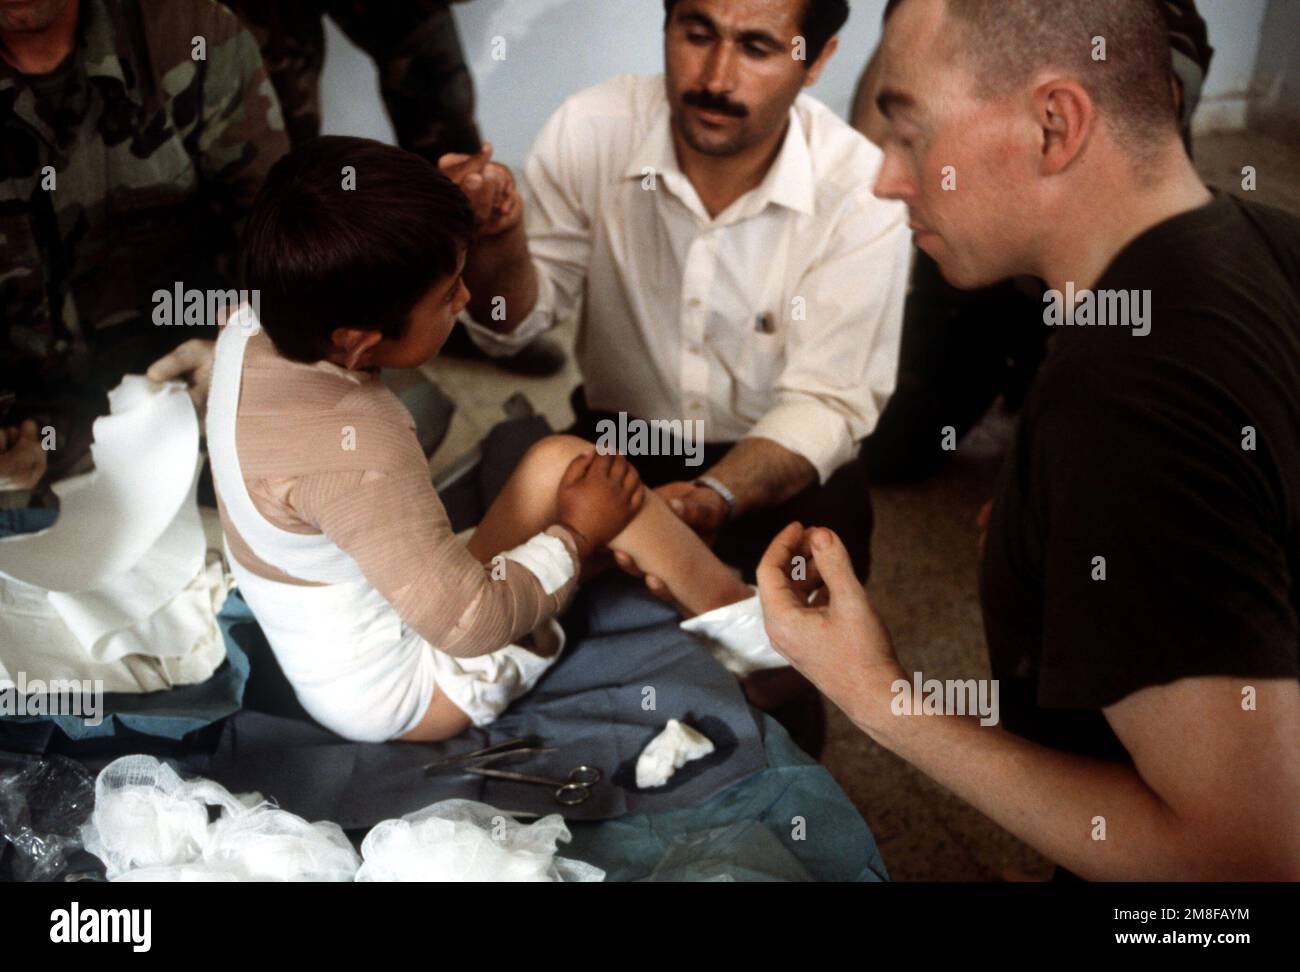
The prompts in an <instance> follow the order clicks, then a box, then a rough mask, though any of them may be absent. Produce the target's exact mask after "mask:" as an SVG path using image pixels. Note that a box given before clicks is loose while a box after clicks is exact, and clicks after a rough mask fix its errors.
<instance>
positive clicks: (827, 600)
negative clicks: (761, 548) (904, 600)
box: [758, 523, 904, 728]
mask: <svg viewBox="0 0 1300 972" xmlns="http://www.w3.org/2000/svg"><path fill="white" fill-rule="evenodd" d="M758 596H759V600H760V602H761V603H762V605H763V621H764V626H765V627H766V628H767V635H768V637H769V638H770V639H771V640H772V647H773V648H775V649H776V650H777V651H778V652H780V653H781V654H782V655H784V656H785V657H786V658H787V659H789V661H790V664H792V665H793V666H794V667H795V668H797V669H798V670H799V671H800V672H802V673H803V674H804V675H806V676H808V678H810V679H811V680H812V681H813V683H814V684H816V686H817V687H818V688H819V689H821V690H822V692H823V693H825V694H826V696H827V697H828V698H830V699H831V700H832V701H833V702H835V703H836V704H837V705H839V706H840V707H841V708H842V709H844V710H845V712H846V713H848V714H849V716H850V717H851V718H855V720H856V718H858V717H859V715H867V716H869V715H874V714H878V713H877V711H876V710H877V709H883V714H884V715H888V712H889V699H890V692H889V687H890V686H891V685H892V684H893V683H894V681H895V680H896V679H899V678H903V677H904V676H903V670H902V668H900V667H899V664H898V658H897V657H896V656H895V654H894V646H893V642H892V641H891V640H890V637H889V631H888V630H887V629H886V628H885V625H884V623H883V622H882V621H881V620H880V616H879V615H877V614H876V610H875V608H874V607H873V606H872V604H871V599H870V598H869V597H867V592H866V589H865V588H864V587H863V586H862V585H861V584H860V583H858V578H857V576H856V575H855V574H854V572H853V561H852V559H851V558H850V557H849V552H848V551H847V550H846V549H845V548H844V544H843V543H842V542H841V541H840V538H839V537H838V536H836V535H835V533H834V532H833V531H831V530H827V529H825V528H822V527H813V528H811V529H808V530H805V529H804V528H803V526H802V525H801V524H798V523H791V524H790V525H789V526H788V527H786V528H785V529H784V530H782V531H781V532H780V533H778V534H777V535H776V538H775V539H774V540H773V541H772V543H771V545H770V546H769V547H768V548H767V552H766V553H765V554H764V555H763V559H762V561H761V562H760V563H759V565H758ZM810 598H811V601H810ZM864 728H866V726H864Z"/></svg>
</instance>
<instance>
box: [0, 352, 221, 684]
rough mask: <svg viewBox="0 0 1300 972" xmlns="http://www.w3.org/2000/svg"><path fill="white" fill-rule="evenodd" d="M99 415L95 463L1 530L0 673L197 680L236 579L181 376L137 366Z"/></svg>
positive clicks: (0, 677) (213, 649) (210, 662)
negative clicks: (11, 530) (26, 528)
mask: <svg viewBox="0 0 1300 972" xmlns="http://www.w3.org/2000/svg"><path fill="white" fill-rule="evenodd" d="M109 405H110V408H111V410H112V411H111V413H110V414H109V415H105V416H102V417H101V418H99V419H97V420H96V421H95V425H94V436H95V441H94V444H93V445H92V446H91V452H92V454H93V457H94V462H95V468H94V471H92V472H89V473H86V474H85V475H83V476H77V477H74V478H71V479H66V480H63V481H62V482H59V483H56V484H55V486H54V492H55V493H56V494H58V497H59V516H58V519H57V520H55V522H54V524H53V525H52V526H51V527H49V528H48V529H46V530H42V531H40V532H38V533H31V534H23V535H19V536H14V537H6V538H4V539H0V683H4V682H5V681H6V680H10V681H12V680H15V677H16V675H17V673H19V672H21V673H23V674H24V675H25V677H26V678H27V679H28V680H29V681H30V680H34V679H39V680H42V681H46V682H50V681H56V680H69V679H84V680H89V681H101V682H102V683H103V686H102V687H103V690H104V691H106V692H152V691H157V690H159V689H165V688H170V687H172V686H173V685H186V684H192V683H196V682H202V681H204V680H205V679H207V678H208V677H210V676H211V675H212V673H213V672H214V671H215V670H216V669H217V667H218V666H219V665H220V664H221V662H222V660H223V659H224V658H225V656H226V651H225V643H224V641H223V639H222V637H221V632H220V630H219V629H218V627H217V621H216V614H217V611H218V610H220V607H221V604H222V602H223V601H224V600H225V596H226V592H227V590H228V588H229V579H228V577H227V576H226V575H225V573H224V571H223V570H222V568H221V566H220V565H219V564H218V563H217V562H216V561H215V560H213V559H211V558H208V557H207V556H206V553H207V542H206V538H205V536H204V533H203V526H202V523H201V521H200V518H199V511H198V503H197V501H196V498H195V492H196V488H197V483H198V470H199V427H198V418H197V416H196V415H195V412H194V406H193V404H192V403H191V401H190V397H189V394H188V393H187V391H186V390H185V388H184V387H183V386H182V385H181V384H179V383H177V382H172V383H168V384H166V385H159V384H156V383H154V382H151V381H149V380H147V379H146V378H144V377H141V376H138V375H128V376H127V377H126V378H124V379H123V380H122V383H121V384H120V385H119V386H118V387H117V388H115V389H113V391H111V392H110V393H109Z"/></svg>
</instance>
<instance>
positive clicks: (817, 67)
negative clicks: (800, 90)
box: [803, 35, 840, 88]
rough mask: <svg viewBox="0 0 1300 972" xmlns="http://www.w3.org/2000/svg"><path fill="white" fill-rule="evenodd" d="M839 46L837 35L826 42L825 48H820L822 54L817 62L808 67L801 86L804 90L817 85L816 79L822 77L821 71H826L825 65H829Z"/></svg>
mask: <svg viewBox="0 0 1300 972" xmlns="http://www.w3.org/2000/svg"><path fill="white" fill-rule="evenodd" d="M839 46H840V38H839V35H836V36H835V37H832V38H831V39H830V40H828V41H827V42H826V46H825V47H823V48H822V52H821V54H820V55H819V56H818V58H817V60H815V61H813V62H812V63H811V64H809V65H808V74H807V76H806V77H805V78H804V79H803V86H804V87H805V88H811V87H812V86H813V85H814V84H816V83H817V79H818V78H820V77H821V76H822V71H824V70H826V65H827V64H829V63H830V60H831V55H832V54H834V53H835V51H836V49H837V48H838V47H839Z"/></svg>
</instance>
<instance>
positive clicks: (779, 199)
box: [623, 95, 814, 219]
mask: <svg viewBox="0 0 1300 972" xmlns="http://www.w3.org/2000/svg"><path fill="white" fill-rule="evenodd" d="M653 110H654V117H653V118H652V119H651V122H650V126H649V128H647V129H646V133H645V135H644V136H643V137H642V139H641V141H640V142H639V143H638V145H637V147H636V149H635V151H633V153H632V158H631V161H630V162H629V163H628V166H627V168H626V170H624V173H623V175H624V177H625V178H629V179H633V178H635V179H644V178H645V177H646V174H647V173H646V171H645V170H646V168H647V167H649V168H653V169H654V171H655V173H656V174H657V175H659V176H660V177H662V178H663V180H664V184H665V186H667V187H668V188H669V189H670V190H672V191H673V192H674V193H676V194H677V195H678V196H680V197H683V198H685V199H687V200H693V201H694V202H695V203H698V201H699V197H698V196H697V194H696V193H695V189H694V187H693V186H691V183H690V180H689V179H688V178H687V177H686V174H685V173H684V172H682V170H681V167H680V166H679V165H678V164H677V151H676V149H675V148H674V147H673V137H672V128H671V125H672V121H671V113H670V111H669V107H668V98H667V96H666V95H662V96H661V97H660V98H658V99H656V103H655V106H654V109H653ZM813 186H814V181H813V167H812V155H811V154H810V153H809V151H808V139H807V135H806V133H805V132H804V127H803V123H802V122H801V121H800V120H799V112H798V111H796V110H795V107H794V106H793V105H791V106H790V113H789V125H788V126H787V127H786V132H785V139H784V141H783V142H782V143H781V151H780V152H778V153H777V156H776V158H775V159H774V160H773V162H772V165H771V166H770V167H769V168H768V170H767V174H766V175H765V176H764V177H763V181H762V182H760V183H759V184H758V185H757V186H756V187H754V188H753V189H751V190H750V191H749V192H747V193H746V194H745V195H743V196H741V197H740V199H738V200H736V202H735V203H733V204H732V206H731V207H730V209H728V210H727V213H720V214H719V217H718V218H719V219H721V218H722V217H723V216H724V215H727V214H728V213H732V212H733V211H737V210H738V208H739V210H738V218H740V217H743V216H751V215H756V214H757V213H760V212H762V211H763V209H765V208H766V207H767V205H768V203H776V204H777V205H779V206H785V207H786V208H787V209H792V210H794V211H795V212H799V213H804V214H806V215H811V214H812V212H813V203H814V190H813ZM687 188H689V189H690V191H689V193H687V192H686V191H685V190H686V189H687ZM700 208H701V211H702V207H700Z"/></svg>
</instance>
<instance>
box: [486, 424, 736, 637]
mask: <svg viewBox="0 0 1300 972" xmlns="http://www.w3.org/2000/svg"><path fill="white" fill-rule="evenodd" d="M593 449H595V446H594V445H592V444H591V443H590V442H586V441H584V440H583V439H579V438H577V437H576V436H571V435H552V436H548V437H547V438H545V439H543V440H542V441H541V442H539V443H537V444H536V445H534V446H533V447H532V448H531V449H529V450H528V453H527V454H526V455H525V456H524V458H523V460H522V461H521V462H520V463H519V466H518V468H516V469H515V471H514V473H513V474H512V475H511V477H510V479H509V481H508V482H507V483H506V485H505V487H504V488H503V489H502V490H501V493H500V495H498V496H497V498H496V500H495V501H494V502H493V503H492V506H491V508H490V509H489V510H488V512H487V515H486V516H485V517H484V518H483V522H481V523H480V524H479V525H478V529H476V530H475V531H474V535H473V537H471V538H470V541H469V551H470V553H472V554H473V555H474V556H475V557H476V558H477V559H478V560H480V561H482V562H484V563H487V562H488V561H489V560H491V559H492V557H494V556H495V555H496V554H499V553H501V552H502V551H503V550H509V549H511V548H512V547H516V546H518V545H519V544H521V543H524V542H525V541H526V540H528V538H529V537H532V536H534V535H535V534H537V533H540V532H541V531H542V530H545V529H546V528H547V527H548V526H551V525H552V524H553V523H555V516H556V502H555V497H556V491H557V489H558V487H559V484H560V479H561V478H562V477H563V476H564V471H565V470H566V469H567V468H568V466H569V463H570V462H572V461H573V459H574V458H575V457H576V456H580V455H583V454H584V453H587V452H591V451H592V450H593ZM610 547H611V548H612V549H614V550H618V551H621V552H623V553H626V554H627V555H628V556H630V557H631V558H632V559H633V560H635V561H636V563H637V566H638V567H640V569H641V570H643V571H644V572H645V573H647V574H651V575H653V576H655V577H658V578H660V579H661V580H663V582H664V583H665V584H666V585H667V586H668V589H669V591H671V592H672V595H673V597H674V598H675V599H676V600H677V601H678V602H679V603H680V604H681V605H682V607H684V608H685V609H686V610H687V611H688V612H690V613H691V614H703V613H704V612H705V611H711V610H713V609H714V608H717V607H722V606H723V605H724V604H731V603H734V602H735V601H741V600H744V599H745V598H747V597H749V596H751V594H752V593H753V592H752V591H751V590H750V589H749V587H748V586H746V585H745V584H744V583H743V582H742V581H741V580H740V579H739V578H738V577H736V576H735V574H733V573H732V572H731V570H730V569H728V567H727V566H726V565H725V564H724V563H722V561H720V560H718V558H717V557H716V556H714V554H713V551H712V550H710V549H709V548H708V546H707V545H706V544H705V543H704V541H703V540H701V539H700V538H699V537H698V536H697V535H696V534H695V531H693V530H692V529H691V528H690V527H688V526H687V525H686V524H685V523H683V522H682V521H681V519H679V518H678V517H677V515H676V514H675V513H673V511H672V510H670V509H669V508H668V507H667V505H665V504H664V502H663V501H662V500H661V499H659V497H658V496H656V495H654V493H652V492H648V491H647V493H646V498H645V504H644V505H643V506H642V507H641V511H640V512H639V513H638V514H637V515H636V517H635V518H634V519H633V520H632V522H631V523H629V524H628V525H627V527H626V528H624V530H623V532H622V533H620V534H619V535H618V536H617V537H615V538H614V539H613V541H612V542H611V543H610Z"/></svg>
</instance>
